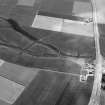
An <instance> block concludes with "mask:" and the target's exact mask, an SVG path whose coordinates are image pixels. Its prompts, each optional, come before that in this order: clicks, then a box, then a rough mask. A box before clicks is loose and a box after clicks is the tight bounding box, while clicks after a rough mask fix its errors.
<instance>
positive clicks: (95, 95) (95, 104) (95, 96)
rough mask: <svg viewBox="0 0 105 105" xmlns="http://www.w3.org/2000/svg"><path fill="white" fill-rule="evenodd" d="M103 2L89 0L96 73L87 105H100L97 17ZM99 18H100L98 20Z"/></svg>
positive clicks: (98, 18)
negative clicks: (90, 3) (91, 9)
mask: <svg viewBox="0 0 105 105" xmlns="http://www.w3.org/2000/svg"><path fill="white" fill-rule="evenodd" d="M102 1H103V0H91V2H92V6H93V20H94V38H95V47H96V72H95V76H94V84H93V91H92V95H91V98H90V102H89V104H88V105H100V96H101V80H102V55H101V51H100V42H99V38H100V34H99V30H98V23H99V22H100V20H101V18H103V17H101V16H102V15H101V16H98V15H99V13H100V11H101V10H100V9H101V8H100V6H101V5H100V4H101V2H102ZM100 17H101V18H100Z"/></svg>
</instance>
